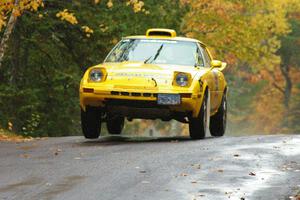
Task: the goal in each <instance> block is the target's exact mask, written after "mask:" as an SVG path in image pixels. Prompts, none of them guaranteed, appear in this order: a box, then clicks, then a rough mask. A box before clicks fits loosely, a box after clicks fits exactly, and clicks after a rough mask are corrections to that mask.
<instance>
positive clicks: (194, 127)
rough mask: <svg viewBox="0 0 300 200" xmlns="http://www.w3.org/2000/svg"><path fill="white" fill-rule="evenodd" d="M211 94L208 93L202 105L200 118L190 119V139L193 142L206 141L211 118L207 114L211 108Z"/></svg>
mask: <svg viewBox="0 0 300 200" xmlns="http://www.w3.org/2000/svg"><path fill="white" fill-rule="evenodd" d="M209 101H210V100H209V93H208V92H206V93H205V96H204V101H203V103H202V106H201V109H200V112H199V115H198V117H196V118H190V119H189V131H190V137H191V138H192V139H193V140H199V139H204V138H205V135H206V131H207V126H208V124H207V123H209V116H208V114H207V112H208V110H207V109H210V108H208V107H209Z"/></svg>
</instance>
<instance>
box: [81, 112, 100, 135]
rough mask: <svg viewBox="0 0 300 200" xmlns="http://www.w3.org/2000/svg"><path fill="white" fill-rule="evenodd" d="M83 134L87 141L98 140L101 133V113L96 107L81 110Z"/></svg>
mask: <svg viewBox="0 0 300 200" xmlns="http://www.w3.org/2000/svg"><path fill="white" fill-rule="evenodd" d="M81 128H82V133H83V135H84V137H85V138H87V139H97V138H98V137H99V135H100V132H101V111H100V110H99V109H98V108H96V107H86V111H84V110H82V109H81Z"/></svg>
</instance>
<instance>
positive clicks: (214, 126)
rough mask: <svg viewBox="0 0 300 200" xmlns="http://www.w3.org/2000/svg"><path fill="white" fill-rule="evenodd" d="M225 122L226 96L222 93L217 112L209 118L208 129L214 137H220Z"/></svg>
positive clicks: (224, 129) (223, 132)
mask: <svg viewBox="0 0 300 200" xmlns="http://www.w3.org/2000/svg"><path fill="white" fill-rule="evenodd" d="M226 124H227V98H226V93H224V95H223V98H222V102H221V105H220V107H219V109H218V112H217V113H216V114H215V115H213V116H212V117H211V118H210V125H209V130H210V134H211V135H212V136H214V137H222V136H223V135H224V134H225V131H226Z"/></svg>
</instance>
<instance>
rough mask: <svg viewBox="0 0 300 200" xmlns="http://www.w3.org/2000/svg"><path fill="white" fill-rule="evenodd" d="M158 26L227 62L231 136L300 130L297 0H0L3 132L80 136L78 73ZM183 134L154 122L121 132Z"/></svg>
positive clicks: (182, 129)
mask: <svg viewBox="0 0 300 200" xmlns="http://www.w3.org/2000/svg"><path fill="white" fill-rule="evenodd" d="M154 27H157V28H171V29H175V30H177V32H178V34H179V35H182V36H188V37H194V38H197V39H199V40H201V41H203V42H205V43H206V44H207V45H208V46H209V47H210V49H212V50H213V55H214V57H215V58H216V59H219V60H224V61H225V62H227V63H228V67H227V69H226V70H225V72H224V73H225V75H226V78H227V81H228V84H229V95H228V98H229V116H228V119H229V124H228V131H227V133H228V134H230V135H249V134H297V133H298V134H299V133H300V123H299V119H300V0H285V1H282V0H244V1H239V0H160V1H158V0H143V1H140V0H64V1H59V0H1V1H0V39H1V43H0V130H1V129H2V131H3V130H9V131H12V132H15V133H17V134H20V135H24V136H33V137H43V136H69V135H80V134H81V128H80V108H79V98H78V87H79V82H80V79H81V76H82V75H83V73H84V71H85V70H86V69H87V68H88V67H90V66H93V65H95V64H98V63H101V62H102V61H103V59H104V58H105V56H106V55H107V53H108V52H109V51H110V49H111V48H112V47H113V46H114V45H115V44H116V43H117V42H118V41H119V40H120V39H121V38H122V37H124V36H127V35H141V34H144V33H145V32H146V30H147V29H148V28H154ZM103 130H104V129H103ZM187 131H188V130H187V126H185V125H181V124H179V123H176V122H174V121H172V122H170V123H167V125H166V124H165V123H163V122H161V121H159V120H157V121H154V122H153V121H144V120H135V121H133V122H127V123H126V129H125V132H126V133H127V134H135V135H136V134H138V135H148V134H149V133H150V134H153V133H155V134H158V135H182V134H187Z"/></svg>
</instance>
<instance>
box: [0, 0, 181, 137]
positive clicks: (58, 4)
mask: <svg viewBox="0 0 300 200" xmlns="http://www.w3.org/2000/svg"><path fill="white" fill-rule="evenodd" d="M144 2H145V6H144V8H145V9H146V10H147V11H149V13H148V12H147V14H146V13H145V12H137V13H135V12H134V10H133V9H132V7H131V6H127V5H126V4H125V3H124V2H121V1H118V2H117V1H114V2H113V7H111V8H108V6H107V4H106V3H107V2H106V1H100V3H99V4H96V5H95V3H94V1H85V0H74V1H57V0H49V1H45V2H44V3H45V7H44V9H41V10H39V11H38V12H37V13H30V12H27V13H24V14H23V15H22V17H20V18H19V21H18V23H17V24H16V29H15V30H14V33H13V37H12V38H11V40H10V44H9V51H8V53H7V54H6V57H5V60H4V63H3V67H2V68H1V69H0V123H1V126H2V127H7V124H8V122H11V123H12V124H13V130H14V131H15V132H18V133H21V134H24V135H30V136H66V135H77V134H81V129H80V123H79V117H80V113H79V111H80V109H79V100H78V88H79V82H80V78H81V76H82V74H83V72H84V71H85V70H86V69H87V68H88V67H90V66H93V65H96V64H99V63H101V62H102V61H103V59H104V58H105V56H106V55H107V53H108V52H109V50H110V49H111V48H112V47H113V46H114V45H115V43H116V42H117V41H118V40H120V39H121V37H123V36H126V35H133V34H144V33H145V31H146V30H147V29H148V28H150V27H166V28H173V29H177V30H179V26H180V23H181V21H180V19H181V18H182V16H183V15H184V14H185V13H184V10H182V9H180V8H179V6H180V5H179V1H177V0H176V1H173V0H162V1H159V3H157V2H155V1H152V0H146V1H144ZM64 9H68V11H70V12H72V13H74V15H75V16H76V18H77V20H78V24H71V23H68V22H67V21H64V20H61V19H60V18H58V17H57V16H56V14H57V13H58V12H60V11H62V10H64ZM83 26H88V27H89V28H90V29H91V30H93V33H91V34H90V35H89V36H88V35H87V33H86V32H85V31H84V29H83Z"/></svg>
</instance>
